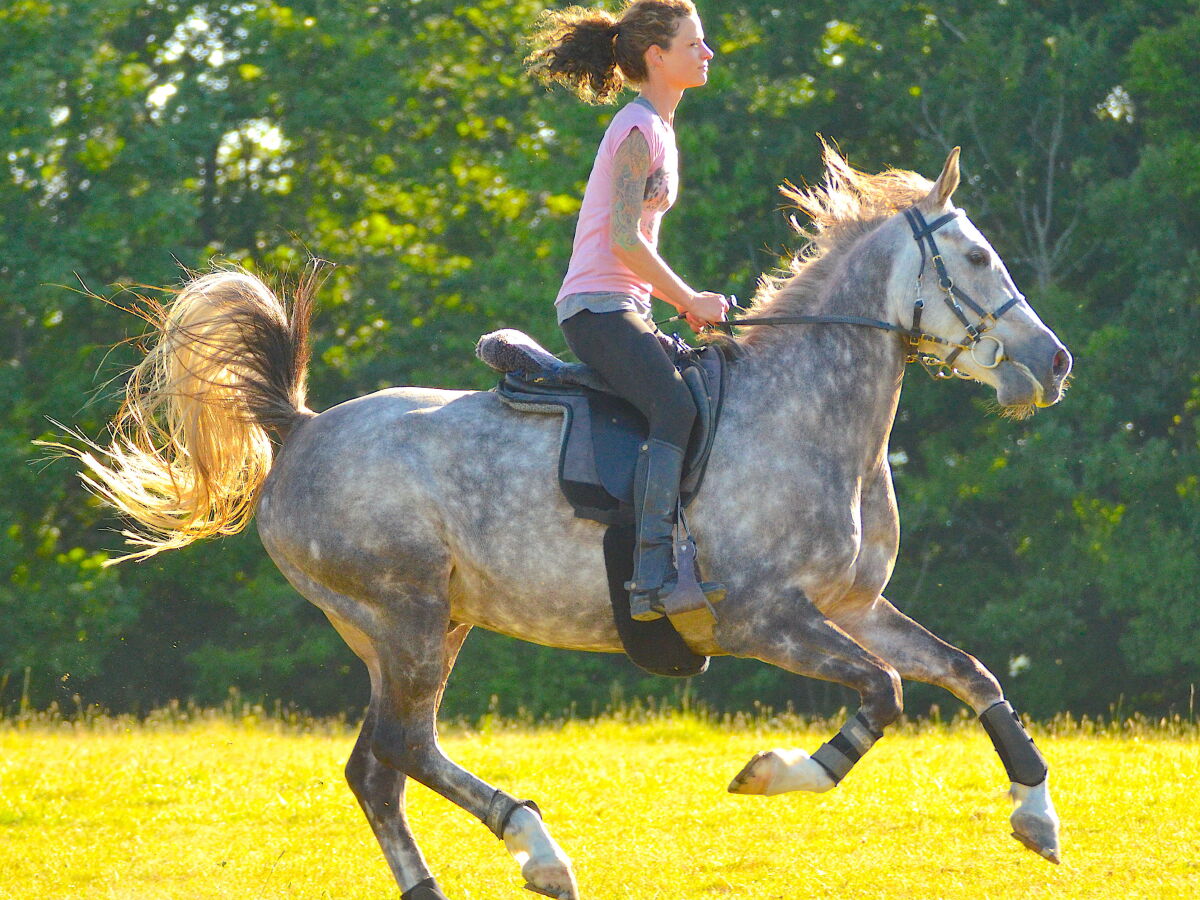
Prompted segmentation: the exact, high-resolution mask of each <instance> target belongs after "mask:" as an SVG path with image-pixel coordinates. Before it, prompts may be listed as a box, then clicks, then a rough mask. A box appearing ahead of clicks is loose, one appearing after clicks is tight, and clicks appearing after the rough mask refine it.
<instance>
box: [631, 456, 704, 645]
mask: <svg viewBox="0 0 1200 900" xmlns="http://www.w3.org/2000/svg"><path fill="white" fill-rule="evenodd" d="M642 448H643V449H642V451H641V452H640V453H639V454H638V459H637V467H636V468H635V469H634V473H633V512H634V518H635V520H636V522H635V524H636V525H637V539H636V542H635V543H634V552H633V580H632V581H630V582H629V583H628V584H626V585H625V587H626V589H628V590H629V592H630V593H629V612H630V615H632V616H633V618H635V619H637V620H638V621H640V622H649V621H652V620H654V619H658V618H661V617H662V616H663V598H665V597H667V596H669V595H670V594H671V592H672V591H674V590H675V587H676V582H677V579H678V575H677V573H676V571H675V560H674V546H673V544H674V531H675V513H676V510H677V509H678V508H679V480H680V477H681V476H682V473H683V451H682V450H681V449H679V448H678V447H676V446H675V445H674V444H668V443H667V442H666V441H659V440H649V441H647V442H646V443H645V444H643V445H642ZM702 589H703V590H704V591H705V593H706V594H708V592H709V591H710V590H713V591H714V594H713V597H714V602H715V599H716V598H717V597H718V596H724V588H723V586H721V585H708V584H705V585H703V586H702Z"/></svg>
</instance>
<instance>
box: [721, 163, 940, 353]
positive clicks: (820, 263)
mask: <svg viewBox="0 0 1200 900" xmlns="http://www.w3.org/2000/svg"><path fill="white" fill-rule="evenodd" d="M823 146H824V148H825V177H824V179H823V181H822V182H821V183H820V184H818V185H814V186H805V187H802V188H801V187H797V186H796V185H794V184H792V183H791V182H785V183H784V184H783V185H781V186H780V192H781V193H782V194H783V196H784V197H785V198H787V200H788V201H789V202H790V203H791V205H792V206H793V207H794V208H795V209H796V210H797V211H798V212H799V213H801V214H802V215H803V217H804V218H805V219H807V224H805V223H804V222H803V221H801V219H800V217H798V216H795V215H793V216H792V217H791V225H792V228H793V229H794V230H795V231H796V233H797V234H799V235H800V236H801V237H803V238H804V239H805V241H806V243H805V245H804V247H803V248H802V249H801V250H800V251H799V252H797V253H795V254H793V255H792V257H791V258H790V259H789V260H788V261H787V262H786V263H785V264H784V267H783V268H782V269H781V270H780V271H779V272H777V273H775V274H767V275H763V276H762V277H761V278H760V279H759V282H758V289H757V290H756V292H755V296H754V300H753V302H752V303H751V304H750V309H749V312H748V315H787V314H798V313H801V312H803V311H804V310H807V309H811V308H812V307H813V306H815V305H816V303H817V301H818V300H819V298H820V297H821V296H822V295H823V293H824V289H825V287H826V286H827V285H828V284H829V283H830V277H831V275H832V273H833V272H834V270H835V269H837V268H838V263H839V262H840V260H841V257H842V256H843V254H845V253H846V252H847V251H848V250H849V249H850V248H851V247H853V246H854V245H855V244H856V243H857V242H858V240H859V239H860V238H861V237H863V236H864V235H866V234H869V233H870V232H872V231H874V230H875V229H876V228H878V227H879V225H880V224H882V223H883V222H884V221H886V220H887V219H890V218H891V217H892V216H894V215H896V214H897V213H899V212H901V211H903V210H905V209H908V208H909V207H911V206H913V205H914V204H916V203H917V202H919V201H920V200H922V199H923V198H924V197H926V196H927V195H928V194H929V191H930V190H931V189H932V188H933V183H932V182H931V181H929V179H927V178H925V177H924V176H922V175H919V174H917V173H916V172H911V171H908V170H905V169H892V168H889V169H885V170H884V171H882V172H879V173H877V174H874V175H872V174H870V173H867V172H860V171H858V170H857V169H855V168H853V167H852V166H851V165H850V164H849V163H848V162H846V160H845V159H844V158H843V157H842V156H841V154H839V153H838V152H837V151H836V150H835V149H834V148H833V147H831V146H830V145H829V144H827V143H824V142H823ZM768 331H769V329H767V330H763V329H750V330H749V332H748V333H747V334H744V335H742V336H741V338H740V339H739V343H741V344H744V345H746V346H752V345H753V344H754V343H755V342H756V341H760V340H763V339H764V338H766V337H767V334H768Z"/></svg>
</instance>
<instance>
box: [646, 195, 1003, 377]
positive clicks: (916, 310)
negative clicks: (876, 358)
mask: <svg viewBox="0 0 1200 900" xmlns="http://www.w3.org/2000/svg"><path fill="white" fill-rule="evenodd" d="M959 215H960V213H959V211H958V210H955V211H953V212H949V213H946V214H945V215H944V216H941V217H939V218H937V219H934V220H933V222H928V223H927V222H926V221H925V217H924V216H923V215H921V211H920V210H918V209H917V208H916V207H915V206H914V207H912V208H910V209H906V210H905V211H904V218H905V219H906V220H907V221H908V225H909V227H910V228H911V229H912V233H913V240H915V241H916V242H917V247H918V248H919V249H920V251H921V269H920V271H919V272H918V274H917V297H916V299H915V300H914V301H913V316H912V325H911V326H910V327H908V328H905V327H904V326H903V325H896V324H895V323H893V322H885V321H883V320H882V319H871V318H867V317H865V316H842V315H825V316H744V317H742V318H739V319H730V320H728V321H725V322H717V323H715V324H714V325H713V327H714V328H718V329H720V330H721V331H724V332H725V333H726V334H728V335H731V336H732V334H733V329H734V328H740V327H742V326H743V325H858V326H862V327H866V328H878V329H880V330H882V331H891V332H894V333H895V334H898V335H900V336H901V337H902V338H903V339H904V346H905V349H906V351H907V352H906V354H905V357H904V361H905V362H906V363H910V362H919V363H921V365H922V366H923V367H924V368H925V370H926V371H927V372H929V374H930V375H931V376H933V377H934V378H953V377H958V378H969V376H967V375H964V374H963V373H961V372H960V371H959V370H958V369H956V368H954V361H955V360H956V359H958V357H959V355H960V354H961V353H962V352H963V351H964V350H969V351H971V356H972V358H973V359H974V360H975V362H976V364H977V365H979V366H980V367H981V368H984V369H994V368H995V367H996V366H998V365H1000V363H1001V362H1003V361H1004V358H1005V357H1004V344H1003V343H1002V342H1001V341H1000V339H999V338H997V337H996V336H995V335H991V334H988V333H987V332H988V331H990V330H991V329H992V327H993V326H995V324H996V322H997V321H998V320H999V318H1000V317H1001V316H1003V315H1004V314H1005V313H1006V312H1008V311H1009V310H1010V309H1012V308H1013V307H1014V306H1016V305H1017V304H1018V303H1020V302H1021V300H1023V299H1024V298H1023V297H1022V295H1021V294H1020V293H1017V294H1015V295H1014V296H1012V297H1010V298H1009V300H1008V302H1006V303H1005V304H1004V305H1003V306H1001V307H1000V308H999V309H998V310H996V311H995V312H989V311H988V310H986V309H984V308H983V307H982V306H980V305H979V304H978V303H976V302H975V300H974V299H972V298H971V296H970V295H969V294H968V293H967V292H966V291H963V290H961V289H960V288H958V287H957V286H956V285H955V284H954V281H953V279H951V278H950V274H949V272H947V271H946V263H945V261H944V260H943V259H942V254H941V252H940V251H939V250H938V245H937V241H935V240H934V237H933V234H934V232H935V231H937V230H938V229H939V228H941V227H942V226H943V225H946V224H948V223H950V222H952V221H954V219H956V218H958V216H959ZM926 248H928V252H926ZM929 262H932V263H933V268H934V271H935V273H936V274H937V278H938V287H939V288H940V289H941V290H942V294H943V297H942V299H943V300H944V301H945V303H946V305H947V306H948V307H950V310H951V312H953V313H954V316H955V318H957V319H958V321H959V322H960V323H962V326H963V328H964V329H965V330H966V332H967V337H966V341H965V342H960V341H951V340H948V339H946V338H943V337H939V336H938V335H936V334H931V333H929V332H928V331H922V330H921V314H922V313H923V312H924V310H925V301H924V300H923V299H922V298H921V292H922V291H921V287H922V280H923V278H924V275H925V269H926V267H927V265H928V263H929ZM734 300H735V302H734V304H733V305H734V306H736V305H737V303H736V298H734ZM960 301H961V303H960ZM962 304H966V306H967V307H968V308H969V309H970V310H971V311H972V312H973V313H975V315H976V316H978V317H979V321H978V322H977V323H975V324H971V322H970V320H969V319H968V318H967V314H966V312H964V310H963V307H962ZM673 318H682V315H680V316H675V317H673ZM668 321H669V320H668ZM982 340H989V341H992V342H993V343H995V345H996V355H995V358H994V359H992V361H991V362H990V363H985V362H984V361H983V360H981V359H980V358H979V356H978V354H977V353H976V348H977V347H978V346H979V343H980V341H982ZM923 342H929V343H933V344H941V345H942V346H944V347H950V348H953V350H952V352H951V353H950V355H949V356H948V357H946V359H944V360H943V359H940V358H939V357H937V356H933V355H932V354H926V353H922V352H921V351H920V349H919V348H920V345H921V344H922V343H923Z"/></svg>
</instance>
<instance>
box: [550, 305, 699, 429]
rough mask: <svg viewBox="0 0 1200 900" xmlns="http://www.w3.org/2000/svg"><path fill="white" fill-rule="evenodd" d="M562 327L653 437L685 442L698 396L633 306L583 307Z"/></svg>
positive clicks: (574, 348)
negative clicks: (647, 425)
mask: <svg viewBox="0 0 1200 900" xmlns="http://www.w3.org/2000/svg"><path fill="white" fill-rule="evenodd" d="M562 330H563V334H564V335H566V338H567V345H568V346H569V347H570V348H571V351H572V352H573V353H574V354H575V355H576V356H578V357H579V359H580V360H582V361H583V362H585V363H587V364H588V365H589V366H591V367H592V368H593V369H595V370H596V371H597V372H599V373H600V374H601V375H602V376H603V377H604V380H605V381H607V382H608V384H609V386H610V387H611V388H612V389H613V391H615V392H616V393H617V394H618V395H619V396H621V397H623V398H625V399H626V400H628V401H629V402H630V403H632V404H633V405H634V406H635V407H637V409H638V411H640V412H641V414H642V415H644V416H645V417H646V419H647V421H648V422H649V423H650V438H651V439H652V440H659V441H665V442H667V443H668V444H674V445H675V446H676V447H679V448H682V449H686V448H687V445H688V437H689V436H690V435H691V433H692V423H693V422H694V421H695V419H696V402H695V401H694V400H693V399H692V392H691V391H689V390H688V387H687V385H686V384H684V383H683V379H682V378H680V377H679V372H678V371H676V369H675V363H674V362H673V361H672V359H671V357H670V356H669V355H668V353H667V350H666V348H665V347H663V345H662V344H661V343H659V339H658V337H656V336H655V334H654V332H653V331H651V330H650V326H649V325H648V324H647V323H646V320H645V319H643V318H642V317H641V316H639V315H638V314H637V313H635V312H633V311H630V310H621V311H618V312H605V313H594V312H590V311H589V310H584V311H583V312H578V313H576V314H575V315H573V316H571V318H569V319H567V320H566V321H565V322H563V323H562Z"/></svg>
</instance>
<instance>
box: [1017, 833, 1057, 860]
mask: <svg viewBox="0 0 1200 900" xmlns="http://www.w3.org/2000/svg"><path fill="white" fill-rule="evenodd" d="M1012 836H1013V837H1015V838H1016V839H1017V840H1018V841H1020V842H1021V843H1022V844H1024V845H1025V846H1026V847H1028V848H1029V849H1030V850H1032V851H1033V852H1034V853H1036V854H1037V855H1038V856H1040V857H1041V858H1042V859H1044V860H1046V861H1047V862H1052V863H1054V864H1055V865H1056V866H1057V865H1058V864H1059V863H1060V862H1062V860H1061V858H1060V857H1059V855H1058V848H1057V847H1043V846H1041V845H1040V844H1039V843H1038V842H1037V841H1035V840H1033V839H1032V838H1028V837H1026V836H1025V835H1023V834H1017V832H1015V831H1014V832H1013V833H1012Z"/></svg>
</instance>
